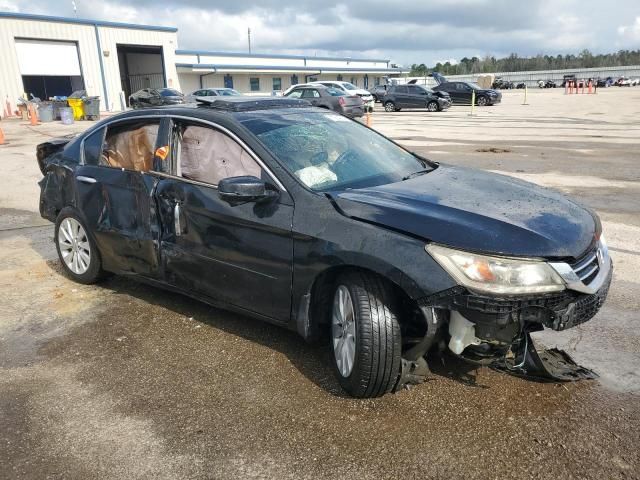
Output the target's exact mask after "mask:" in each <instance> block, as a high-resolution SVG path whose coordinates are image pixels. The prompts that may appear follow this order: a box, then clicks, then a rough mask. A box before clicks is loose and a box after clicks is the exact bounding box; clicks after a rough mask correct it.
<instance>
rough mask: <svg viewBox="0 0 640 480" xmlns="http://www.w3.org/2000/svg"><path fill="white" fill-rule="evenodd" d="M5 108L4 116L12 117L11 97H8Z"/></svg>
mask: <svg viewBox="0 0 640 480" xmlns="http://www.w3.org/2000/svg"><path fill="white" fill-rule="evenodd" d="M5 105H6V107H5V109H4V116H5V117H10V116H11V102H9V97H7V101H6V102H5Z"/></svg>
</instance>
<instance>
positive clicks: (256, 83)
mask: <svg viewBox="0 0 640 480" xmlns="http://www.w3.org/2000/svg"><path fill="white" fill-rule="evenodd" d="M249 85H250V86H251V91H252V92H259V91H260V79H259V78H258V77H251V78H250V79H249Z"/></svg>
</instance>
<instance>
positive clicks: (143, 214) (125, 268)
mask: <svg viewBox="0 0 640 480" xmlns="http://www.w3.org/2000/svg"><path fill="white" fill-rule="evenodd" d="M167 131H168V130H167V121H166V120H165V121H162V120H160V119H159V118H148V119H145V118H139V119H135V120H124V121H120V122H112V123H110V124H109V125H108V126H106V127H103V128H101V129H99V130H97V131H95V132H93V133H92V134H91V135H89V136H88V137H87V138H85V139H84V141H83V143H82V149H83V161H82V164H81V165H80V166H79V167H78V168H77V169H76V172H75V174H76V188H77V206H78V208H79V209H80V211H81V212H82V214H83V216H84V220H85V222H86V224H87V227H88V228H89V230H90V231H91V232H92V234H93V236H94V238H95V241H96V243H97V245H98V248H99V250H100V253H101V254H102V261H103V263H104V264H105V268H107V269H108V270H113V271H117V272H120V273H135V274H140V275H144V276H150V277H156V276H158V273H159V272H158V248H157V245H158V239H159V224H158V218H157V215H156V209H155V205H154V203H153V197H152V194H153V190H154V188H155V185H156V183H157V177H155V176H154V175H152V174H150V173H149V172H151V171H152V170H154V168H155V167H154V162H157V161H159V159H158V158H157V157H156V156H155V152H156V149H157V148H158V147H159V146H162V145H166V143H167Z"/></svg>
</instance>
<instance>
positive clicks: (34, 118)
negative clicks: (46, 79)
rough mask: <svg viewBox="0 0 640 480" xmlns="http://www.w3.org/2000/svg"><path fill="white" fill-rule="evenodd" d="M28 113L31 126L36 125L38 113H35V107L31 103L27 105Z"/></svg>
mask: <svg viewBox="0 0 640 480" xmlns="http://www.w3.org/2000/svg"><path fill="white" fill-rule="evenodd" d="M29 113H30V115H31V126H36V125H38V113H37V112H36V107H35V106H34V105H33V103H30V104H29Z"/></svg>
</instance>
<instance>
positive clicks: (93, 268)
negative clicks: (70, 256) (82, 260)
mask: <svg viewBox="0 0 640 480" xmlns="http://www.w3.org/2000/svg"><path fill="white" fill-rule="evenodd" d="M66 219H73V220H75V222H77V223H78V224H80V226H81V227H82V229H83V230H84V233H85V235H84V237H83V238H84V239H86V243H88V244H89V250H90V253H89V261H88V267H87V268H86V271H83V272H82V273H77V272H74V271H72V270H71V268H70V267H69V266H68V265H67V262H66V261H65V259H64V257H63V253H62V251H61V250H62V249H63V248H64V246H61V236H60V235H61V232H60V228H61V225H62V224H63V222H64V221H65V220H66ZM53 238H54V243H55V244H56V251H57V252H58V258H59V259H60V263H61V264H62V268H63V269H64V271H65V273H66V275H67V276H68V277H69V278H70V279H71V280H73V281H75V282H78V283H83V284H85V285H90V284H92V283H96V282H98V281H100V280H102V279H103V278H104V277H105V272H104V270H102V258H101V257H100V252H99V251H98V247H97V246H96V243H95V242H94V241H93V237H92V236H91V234H90V233H89V230H88V229H87V227H86V225H85V224H84V222H83V221H82V219H81V218H80V216H79V215H78V214H77V213H76V211H75V210H74V209H72V208H64V209H63V210H62V211H61V212H60V214H59V215H58V218H56V227H55V230H54V237H53Z"/></svg>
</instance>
